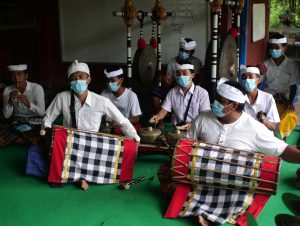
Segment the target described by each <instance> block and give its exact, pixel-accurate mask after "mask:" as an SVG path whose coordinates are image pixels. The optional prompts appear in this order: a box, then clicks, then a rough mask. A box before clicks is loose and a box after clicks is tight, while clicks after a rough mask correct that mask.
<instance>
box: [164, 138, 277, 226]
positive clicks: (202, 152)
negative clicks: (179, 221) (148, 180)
mask: <svg viewBox="0 0 300 226" xmlns="http://www.w3.org/2000/svg"><path fill="white" fill-rule="evenodd" d="M195 142H196V141H195V140H191V139H181V140H180V141H179V142H178V144H177V147H176V149H175V152H174V155H173V163H172V171H173V179H175V180H176V181H178V182H180V183H179V184H178V186H177V188H176V190H175V193H174V195H173V198H172V200H171V203H170V205H169V208H168V210H167V212H166V214H165V217H167V218H176V217H177V216H181V217H186V216H199V215H203V216H204V217H205V218H207V219H208V220H210V221H212V222H217V223H220V224H223V223H225V222H228V223H232V224H235V223H238V224H240V225H246V224H245V222H246V220H245V218H246V217H245V216H246V215H247V213H251V214H253V215H254V216H257V215H258V214H259V212H260V211H261V210H262V208H263V207H264V205H265V204H266V202H267V200H268V198H269V195H265V194H255V193H253V192H252V191H251V189H249V190H246V189H245V190H244V191H242V189H239V188H240V187H241V186H242V187H243V186H248V185H249V184H251V185H253V186H254V187H255V186H257V185H259V186H260V187H263V189H264V188H265V189H269V190H270V191H272V190H273V189H276V188H277V187H276V185H274V184H272V183H271V184H270V183H268V182H267V183H266V182H265V181H274V182H276V180H278V177H279V176H278V172H279V168H280V159H279V158H276V157H271V156H263V155H260V154H257V153H249V156H247V157H245V156H241V155H233V153H234V152H236V151H238V150H235V149H231V148H223V147H220V146H215V145H209V144H205V143H200V142H197V143H195ZM195 144H196V145H195ZM256 155H259V156H256ZM264 158H266V161H265V160H264ZM220 160H222V161H220ZM228 162H230V164H232V163H234V164H232V165H230V164H229V163H228ZM273 162H274V163H273ZM185 163H187V164H185ZM243 165H245V166H248V167H249V168H248V167H242V166H243ZM183 166H184V167H183ZM262 169H268V170H269V171H270V172H269V171H268V170H267V171H265V170H262ZM222 172H225V174H222ZM230 174H232V175H230ZM242 176H247V177H242ZM250 178H251V179H250ZM255 179H262V181H259V182H258V181H257V180H255ZM191 182H192V183H193V185H192V184H191ZM226 186H227V187H226ZM228 188H233V190H231V189H228ZM235 189H236V190H235ZM270 193H272V192H270Z"/></svg>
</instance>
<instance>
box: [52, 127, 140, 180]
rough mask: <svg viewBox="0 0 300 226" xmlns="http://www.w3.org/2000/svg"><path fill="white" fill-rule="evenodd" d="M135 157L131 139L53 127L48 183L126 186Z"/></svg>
mask: <svg viewBox="0 0 300 226" xmlns="http://www.w3.org/2000/svg"><path fill="white" fill-rule="evenodd" d="M136 153H137V143H136V141H135V140H134V139H131V138H128V137H122V136H115V135H109V134H102V133H96V132H90V131H83V130H77V129H72V128H66V127H61V126H55V127H54V128H53V134H52V151H51V161H50V169H49V176H48V182H50V183H68V182H76V181H80V180H81V179H84V180H86V181H88V182H93V183H97V184H112V183H123V182H127V181H130V180H131V179H132V175H133V166H134V161H135V158H136Z"/></svg>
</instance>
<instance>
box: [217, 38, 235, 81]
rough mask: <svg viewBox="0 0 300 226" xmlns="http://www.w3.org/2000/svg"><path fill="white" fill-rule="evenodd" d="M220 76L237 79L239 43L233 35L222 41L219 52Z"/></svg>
mask: <svg viewBox="0 0 300 226" xmlns="http://www.w3.org/2000/svg"><path fill="white" fill-rule="evenodd" d="M218 76H219V79H220V78H222V77H223V78H228V79H229V80H235V81H236V80H237V45H236V41H235V39H234V37H233V36H232V35H227V37H226V38H225V39H224V40H223V41H222V42H221V48H220V49H219V52H218Z"/></svg>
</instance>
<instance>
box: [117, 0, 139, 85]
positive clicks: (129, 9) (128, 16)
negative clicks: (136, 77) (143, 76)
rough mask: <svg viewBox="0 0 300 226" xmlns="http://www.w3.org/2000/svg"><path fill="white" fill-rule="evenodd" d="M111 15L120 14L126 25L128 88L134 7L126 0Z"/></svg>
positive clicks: (130, 1) (129, 0) (130, 71)
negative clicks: (118, 10) (117, 10)
mask: <svg viewBox="0 0 300 226" xmlns="http://www.w3.org/2000/svg"><path fill="white" fill-rule="evenodd" d="M113 16H121V17H123V19H124V23H125V24H126V26H127V76H128V83H129V88H130V87H131V78H132V56H131V53H132V50H131V25H132V21H133V19H134V18H135V17H136V8H135V7H134V5H133V2H132V0H126V2H125V5H124V6H123V7H122V9H121V12H115V11H114V12H113Z"/></svg>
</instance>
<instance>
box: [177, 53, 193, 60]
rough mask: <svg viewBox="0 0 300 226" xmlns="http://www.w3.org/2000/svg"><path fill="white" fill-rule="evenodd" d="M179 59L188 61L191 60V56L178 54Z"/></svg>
mask: <svg viewBox="0 0 300 226" xmlns="http://www.w3.org/2000/svg"><path fill="white" fill-rule="evenodd" d="M178 57H179V58H180V59H181V60H187V59H189V58H190V54H188V53H186V52H179V53H178Z"/></svg>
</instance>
